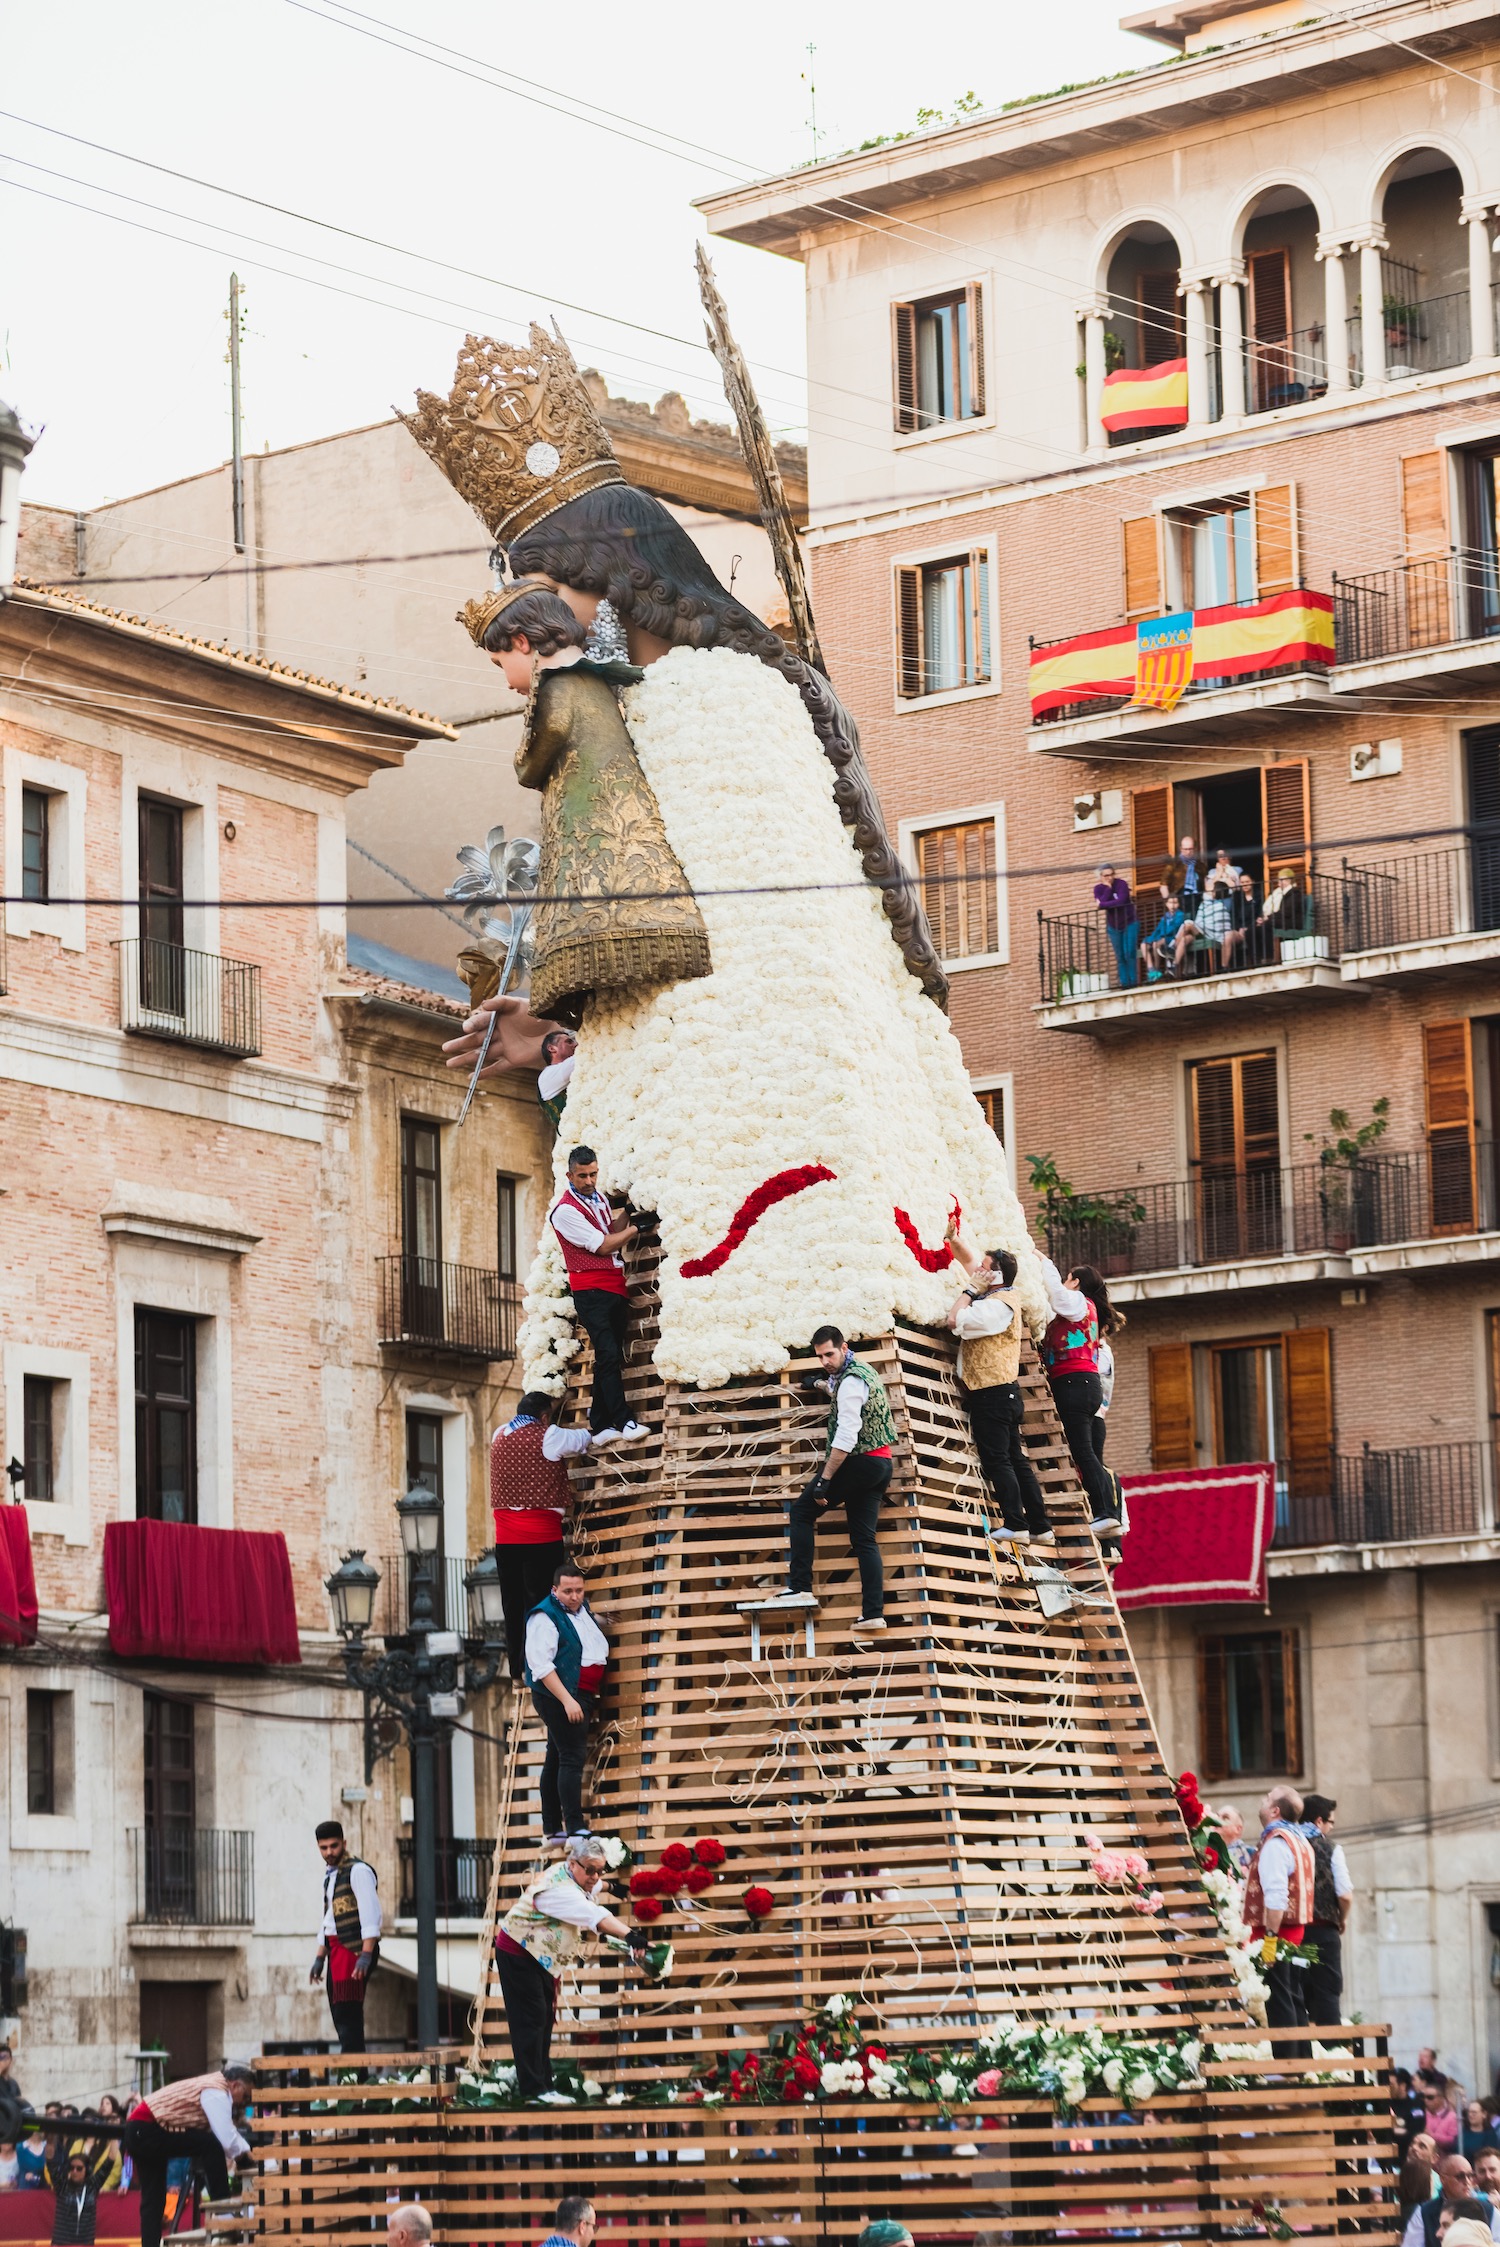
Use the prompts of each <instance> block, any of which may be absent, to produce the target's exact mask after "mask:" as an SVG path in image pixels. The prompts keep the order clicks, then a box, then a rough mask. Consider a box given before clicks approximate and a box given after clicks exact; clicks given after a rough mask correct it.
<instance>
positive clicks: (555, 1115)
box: [536, 1085, 568, 1139]
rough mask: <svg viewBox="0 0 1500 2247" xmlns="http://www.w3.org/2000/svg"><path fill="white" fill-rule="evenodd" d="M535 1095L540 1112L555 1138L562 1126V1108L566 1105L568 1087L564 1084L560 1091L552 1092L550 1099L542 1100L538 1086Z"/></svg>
mask: <svg viewBox="0 0 1500 2247" xmlns="http://www.w3.org/2000/svg"><path fill="white" fill-rule="evenodd" d="M536 1096H537V1100H538V1102H539V1103H540V1105H541V1111H542V1114H543V1115H544V1116H545V1117H546V1119H547V1122H548V1124H549V1125H550V1127H551V1131H552V1136H553V1138H554V1139H555V1138H556V1137H557V1134H558V1132H559V1130H560V1129H561V1127H562V1115H563V1110H564V1108H566V1106H567V1105H568V1088H567V1086H566V1085H564V1086H563V1088H562V1091H561V1092H554V1093H553V1094H552V1096H551V1098H550V1099H548V1100H543V1099H542V1093H541V1087H540V1086H538V1087H537V1095H536Z"/></svg>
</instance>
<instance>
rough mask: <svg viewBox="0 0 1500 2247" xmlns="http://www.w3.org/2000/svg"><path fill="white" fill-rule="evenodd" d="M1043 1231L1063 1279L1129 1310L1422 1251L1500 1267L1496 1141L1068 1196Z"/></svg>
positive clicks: (1429, 1145)
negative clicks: (1097, 1285)
mask: <svg viewBox="0 0 1500 2247" xmlns="http://www.w3.org/2000/svg"><path fill="white" fill-rule="evenodd" d="M1040 1223H1041V1230H1042V1232H1043V1234H1044V1236H1045V1238H1046V1242H1047V1253H1048V1255H1049V1256H1050V1257H1051V1258H1052V1261H1053V1262H1054V1263H1055V1264H1056V1265H1057V1267H1058V1269H1059V1270H1060V1271H1064V1272H1065V1271H1067V1270H1069V1269H1070V1268H1072V1267H1074V1266H1076V1265H1078V1264H1092V1265H1094V1266H1095V1268H1096V1269H1097V1270H1099V1271H1101V1272H1102V1273H1103V1274H1104V1275H1105V1277H1106V1278H1107V1279H1108V1280H1109V1282H1110V1288H1111V1292H1112V1293H1113V1294H1115V1295H1117V1296H1118V1297H1119V1299H1120V1300H1121V1301H1122V1302H1132V1301H1141V1300H1154V1299H1156V1298H1161V1297H1170V1296H1173V1295H1184V1294H1202V1293H1207V1292H1212V1291H1213V1290H1215V1289H1218V1288H1223V1287H1228V1286H1231V1285H1232V1286H1233V1287H1234V1288H1236V1289H1237V1290H1243V1289H1244V1288H1246V1287H1249V1286H1256V1285H1260V1286H1264V1287H1270V1286H1273V1285H1274V1286H1280V1285H1284V1284H1286V1283H1287V1282H1288V1281H1289V1280H1294V1279H1326V1278H1330V1277H1337V1278H1348V1277H1354V1276H1358V1275H1359V1274H1361V1273H1371V1274H1373V1273H1376V1272H1379V1271H1382V1270H1387V1269H1391V1268H1393V1267H1395V1266H1396V1265H1398V1264H1401V1263H1405V1262H1410V1261H1412V1260H1413V1259H1412V1258H1411V1257H1410V1255H1409V1253H1408V1254H1403V1252H1409V1251H1410V1250H1411V1249H1412V1248H1413V1246H1414V1245H1416V1244H1422V1245H1423V1246H1424V1247H1425V1248H1426V1249H1427V1250H1428V1251H1429V1253H1427V1254H1426V1255H1424V1256H1423V1257H1422V1258H1421V1259H1420V1261H1423V1262H1426V1263H1430V1264H1438V1263H1441V1262H1444V1261H1455V1262H1456V1261H1464V1262H1469V1261H1473V1260H1474V1258H1475V1255H1476V1252H1477V1251H1478V1250H1479V1249H1480V1248H1481V1247H1482V1248H1483V1249H1484V1250H1485V1252H1486V1254H1487V1255H1488V1256H1489V1257H1496V1256H1500V1142H1497V1141H1496V1140H1495V1139H1493V1138H1491V1137H1489V1136H1488V1135H1485V1134H1480V1133H1477V1132H1470V1131H1466V1130H1464V1129H1462V1128H1460V1129H1456V1130H1453V1131H1447V1132H1442V1131H1435V1132H1433V1133H1431V1134H1430V1135H1429V1137H1428V1139H1427V1140H1426V1142H1425V1143H1424V1144H1423V1145H1422V1146H1420V1147H1416V1148H1407V1149H1402V1150H1392V1151H1389V1152H1388V1151H1386V1150H1385V1149H1381V1150H1379V1151H1378V1152H1377V1151H1372V1152H1369V1153H1366V1154H1364V1155H1361V1156H1360V1157H1359V1159H1358V1160H1357V1161H1355V1162H1353V1163H1348V1162H1342V1161H1336V1162H1332V1163H1325V1162H1310V1163H1292V1164H1280V1163H1266V1164H1259V1165H1255V1164H1252V1165H1247V1166H1246V1167H1245V1168H1243V1169H1240V1170H1212V1169H1209V1168H1207V1167H1204V1168H1202V1169H1199V1170H1196V1171H1194V1172H1193V1174H1192V1175H1191V1176H1189V1177H1187V1178H1175V1179H1168V1180H1166V1181H1163V1182H1159V1183H1150V1184H1135V1183H1132V1184H1129V1185H1124V1186H1113V1187H1100V1188H1094V1189H1089V1190H1082V1189H1072V1190H1070V1191H1069V1193H1068V1194H1067V1195H1065V1196H1063V1195H1058V1194H1056V1193H1054V1194H1053V1195H1051V1196H1050V1197H1049V1198H1048V1199H1047V1200H1046V1201H1045V1202H1044V1203H1043V1205H1042V1208H1041V1211H1040ZM1445 1250H1446V1251H1447V1253H1446V1256H1445V1254H1444V1253H1443V1252H1444V1251H1445ZM1257 1266H1259V1267H1261V1269H1260V1270H1259V1271H1257V1270H1256V1267H1257Z"/></svg>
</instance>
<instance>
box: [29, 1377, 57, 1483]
mask: <svg viewBox="0 0 1500 2247" xmlns="http://www.w3.org/2000/svg"><path fill="white" fill-rule="evenodd" d="M66 1388H67V1383H66V1382H64V1381H49V1380H48V1379H47V1378H46V1376H45V1375H43V1374H39V1373H28V1374H27V1375H26V1377H25V1380H24V1382H23V1384H22V1392H21V1394H22V1400H23V1402H22V1420H23V1424H24V1436H25V1442H24V1446H23V1450H22V1465H23V1466H24V1467H25V1469H26V1479H25V1482H24V1483H23V1484H22V1488H23V1490H24V1491H25V1493H26V1496H27V1497H28V1498H39V1499H46V1500H48V1501H51V1500H52V1499H55V1498H56V1496H57V1469H58V1457H59V1453H60V1450H61V1445H60V1443H59V1441H58V1434H59V1420H60V1415H61V1406H62V1398H63V1394H64V1392H65V1391H66Z"/></svg>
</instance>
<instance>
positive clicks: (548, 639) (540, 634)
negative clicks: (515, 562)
mask: <svg viewBox="0 0 1500 2247" xmlns="http://www.w3.org/2000/svg"><path fill="white" fill-rule="evenodd" d="M518 632H524V633H525V635H526V639H527V643H528V645H529V646H530V649H531V652H532V654H533V655H558V654H560V653H561V652H562V650H563V649H564V648H581V647H582V646H583V644H584V642H585V640H586V639H587V638H588V636H589V635H588V627H587V625H583V624H580V623H579V621H578V619H577V617H576V616H575V615H574V614H573V611H572V610H571V609H570V608H569V606H568V604H567V602H566V601H565V600H564V599H563V597H562V595H561V593H549V592H548V591H547V590H546V588H545V586H542V587H539V588H538V590H537V591H536V592H535V593H523V594H522V595H521V598H520V599H519V601H512V602H511V604H510V607H509V608H508V609H502V610H501V611H500V614H499V615H498V616H497V617H496V619H495V621H494V623H493V624H492V625H491V626H490V628H489V630H488V631H487V632H486V633H485V636H484V645H485V650H486V652H487V653H488V654H490V655H503V654H504V652H505V650H506V649H507V648H509V647H513V646H514V644H515V639H516V634H517V633H518Z"/></svg>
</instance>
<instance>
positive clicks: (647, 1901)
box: [634, 1896, 661, 1920]
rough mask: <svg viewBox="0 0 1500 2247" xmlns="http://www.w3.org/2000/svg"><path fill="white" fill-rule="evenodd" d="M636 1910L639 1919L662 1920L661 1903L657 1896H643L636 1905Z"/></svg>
mask: <svg viewBox="0 0 1500 2247" xmlns="http://www.w3.org/2000/svg"><path fill="white" fill-rule="evenodd" d="M634 1909H635V1916H636V1918H637V1919H644V1920H652V1919H660V1918H661V1903H660V1900H659V1899H658V1898H657V1897H655V1896H642V1897H641V1898H640V1899H639V1901H638V1902H637V1903H636V1905H635V1907H634Z"/></svg>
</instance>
